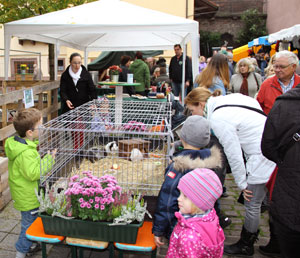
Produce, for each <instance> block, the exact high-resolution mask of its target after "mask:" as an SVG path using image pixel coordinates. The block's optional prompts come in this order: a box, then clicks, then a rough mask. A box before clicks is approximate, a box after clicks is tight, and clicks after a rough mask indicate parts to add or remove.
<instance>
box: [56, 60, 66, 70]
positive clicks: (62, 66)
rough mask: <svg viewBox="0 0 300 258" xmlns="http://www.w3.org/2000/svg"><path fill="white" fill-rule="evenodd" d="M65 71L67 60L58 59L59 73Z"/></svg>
mask: <svg viewBox="0 0 300 258" xmlns="http://www.w3.org/2000/svg"><path fill="white" fill-rule="evenodd" d="M64 70H65V59H58V60H57V71H58V72H60V73H61V72H63V71H64Z"/></svg>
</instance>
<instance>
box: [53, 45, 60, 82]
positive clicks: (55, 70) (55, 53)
mask: <svg viewBox="0 0 300 258" xmlns="http://www.w3.org/2000/svg"><path fill="white" fill-rule="evenodd" d="M58 55H59V46H58V44H57V43H56V44H55V45H54V80H55V81H56V80H57V56H58Z"/></svg>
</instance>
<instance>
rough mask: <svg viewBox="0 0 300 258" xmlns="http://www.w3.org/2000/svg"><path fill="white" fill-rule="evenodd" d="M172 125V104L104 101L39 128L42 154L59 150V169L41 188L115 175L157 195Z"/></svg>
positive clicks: (123, 182)
mask: <svg viewBox="0 0 300 258" xmlns="http://www.w3.org/2000/svg"><path fill="white" fill-rule="evenodd" d="M120 105H122V108H121V109H120V108H119V107H120ZM120 110H121V111H120ZM119 112H122V114H120V113H119ZM120 117H122V120H121V121H120ZM116 120H117V121H118V122H117V121H116ZM170 122H171V103H169V102H148V101H147V102H146V101H123V102H121V103H119V102H117V101H112V100H108V99H106V98H103V99H99V100H93V101H91V102H88V103H86V104H84V105H82V106H80V107H78V108H76V109H74V110H71V111H69V112H67V113H65V114H63V115H61V116H59V117H57V118H55V119H53V120H51V121H49V122H47V123H46V124H45V125H44V126H43V127H42V128H40V135H39V141H40V148H39V152H40V155H41V156H44V155H46V154H47V153H48V152H49V151H51V150H53V149H57V154H56V159H55V164H54V166H53V167H52V168H51V169H50V170H49V169H48V173H46V174H44V175H41V180H40V184H41V186H42V187H43V186H45V184H46V183H47V182H48V183H49V184H50V185H52V184H54V183H55V184H60V183H66V181H68V178H70V177H71V176H73V175H75V174H78V175H79V176H81V177H83V172H84V171H91V172H92V173H93V174H94V175H95V176H99V177H100V176H102V175H105V174H109V175H113V176H115V177H116V179H117V181H118V183H119V184H120V185H121V186H122V187H123V189H124V188H125V189H128V190H133V191H134V192H143V193H145V194H146V195H157V194H158V192H159V189H160V187H161V184H162V182H163V180H164V172H165V168H166V166H167V165H168V163H169V159H170V156H169V153H170V143H171V137H172V132H171V125H170ZM42 166H45V164H42V163H41V171H46V169H45V168H43V167H42Z"/></svg>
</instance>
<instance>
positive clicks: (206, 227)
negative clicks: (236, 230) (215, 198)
mask: <svg viewBox="0 0 300 258" xmlns="http://www.w3.org/2000/svg"><path fill="white" fill-rule="evenodd" d="M175 216H176V217H177V219H178V223H177V225H176V226H175V228H174V230H173V233H172V236H171V240H170V244H169V249H168V253H167V256H166V258H184V257H186V258H206V257H213V258H221V257H222V255H223V249H224V239H225V237H224V232H223V229H222V228H221V227H220V225H219V218H218V217H217V215H216V211H215V210H214V209H213V210H212V211H211V212H210V213H209V214H207V215H206V216H205V217H202V218H190V219H187V220H186V219H185V218H184V217H183V216H182V215H181V214H180V213H179V212H176V213H175Z"/></svg>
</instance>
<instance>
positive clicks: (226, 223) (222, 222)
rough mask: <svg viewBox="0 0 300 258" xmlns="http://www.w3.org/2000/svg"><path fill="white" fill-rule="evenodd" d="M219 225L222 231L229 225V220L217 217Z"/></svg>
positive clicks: (224, 217) (222, 216)
mask: <svg viewBox="0 0 300 258" xmlns="http://www.w3.org/2000/svg"><path fill="white" fill-rule="evenodd" d="M219 223H220V226H221V228H222V229H225V228H227V227H228V226H229V225H230V224H231V219H230V218H228V217H227V216H226V215H221V216H220V217H219Z"/></svg>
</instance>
